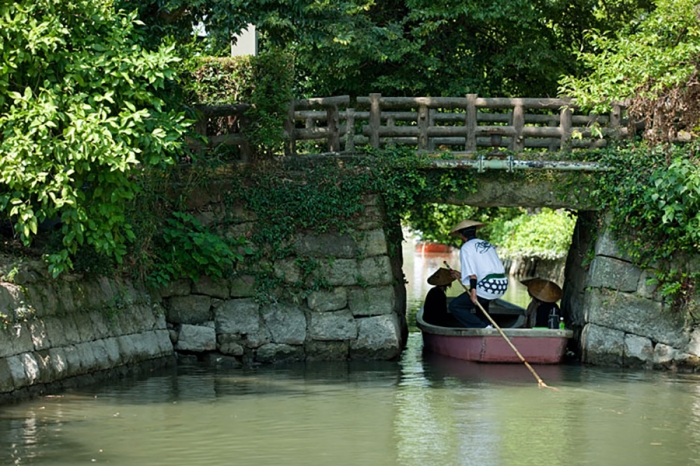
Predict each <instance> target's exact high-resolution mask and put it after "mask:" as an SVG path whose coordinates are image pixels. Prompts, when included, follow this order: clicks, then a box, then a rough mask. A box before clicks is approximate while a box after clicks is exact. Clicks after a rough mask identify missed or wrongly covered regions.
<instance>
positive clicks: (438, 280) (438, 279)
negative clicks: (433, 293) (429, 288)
mask: <svg viewBox="0 0 700 466" xmlns="http://www.w3.org/2000/svg"><path fill="white" fill-rule="evenodd" d="M453 281H454V278H453V277H452V274H451V273H450V271H449V270H447V269H444V268H442V267H441V268H439V269H437V271H436V272H435V273H434V274H432V275H431V276H430V277H429V278H428V283H429V284H431V285H435V286H445V285H449V284H450V283H452V282H453Z"/></svg>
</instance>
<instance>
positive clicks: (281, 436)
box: [0, 257, 700, 466]
mask: <svg viewBox="0 0 700 466" xmlns="http://www.w3.org/2000/svg"><path fill="white" fill-rule="evenodd" d="M432 260H438V259H437V258H435V257H433V258H427V257H413V258H412V264H418V265H420V266H421V267H423V266H425V261H432ZM406 262H407V263H409V261H408V260H407V261H406ZM438 263H441V262H438ZM427 273H428V274H429V273H431V272H427ZM406 275H407V280H408V281H409V285H408V286H409V290H411V288H412V287H413V284H412V283H413V280H414V278H416V277H417V278H420V279H421V280H422V281H423V282H424V281H425V280H424V278H425V277H424V276H422V275H421V274H420V273H418V272H415V271H413V270H411V269H407V273H406ZM415 286H418V284H417V282H416V285H415ZM421 286H422V285H421ZM421 293H422V292H412V291H409V302H414V303H418V302H419V301H420V298H419V297H418V296H419V295H420V294H421ZM534 367H535V369H536V371H537V372H538V374H539V375H540V376H541V377H542V379H544V381H545V382H546V383H547V384H548V385H549V386H551V387H554V388H556V389H557V390H556V391H555V390H550V389H540V388H538V387H537V384H536V381H535V379H534V377H533V376H532V374H530V373H529V372H528V371H527V369H526V368H525V367H524V366H523V365H521V364H514V365H487V364H476V363H468V362H464V361H459V360H454V359H450V358H445V357H439V356H435V355H430V354H424V353H423V351H422V342H421V338H420V334H419V333H416V332H412V333H411V334H410V337H409V340H408V347H407V349H406V351H405V352H404V353H403V355H402V357H401V359H400V361H395V362H387V361H375V362H364V361H352V362H333V363H329V362H324V363H307V364H302V363H298V364H289V365H281V366H261V367H256V368H245V369H214V368H203V367H198V366H186V365H185V366H180V367H177V368H168V369H164V370H161V371H157V372H154V373H152V374H151V375H150V376H148V377H138V378H136V377H134V378H127V379H124V380H121V381H118V382H116V383H110V384H108V385H96V386H92V387H89V388H85V389H79V390H69V391H66V392H65V393H62V394H61V395H59V396H52V397H43V398H38V399H35V400H31V401H26V402H22V403H19V404H15V405H7V406H2V407H0V464H3V465H5V464H7V465H22V464H32V465H51V466H59V465H66V466H68V465H71V466H72V465H80V464H93V463H96V464H110V465H124V466H127V465H129V466H133V465H154V466H156V465H163V466H166V465H167V466H180V465H182V466H185V465H186V466H192V465H257V466H264V465H270V466H272V465H274V466H278V465H285V466H297V465H298V466H314V465H319V466H321V465H334V466H335V465H406V466H408V465H411V466H413V465H415V466H425V465H440V466H449V465H494V466H495V465H498V466H500V465H538V466H539V465H595V466H598V465H616V466H624V465H634V466H637V465H695V464H700V376H698V375H694V374H693V375H691V374H674V373H662V372H648V371H628V370H620V369H606V368H595V367H585V366H566V365H565V366H534Z"/></svg>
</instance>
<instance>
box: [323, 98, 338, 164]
mask: <svg viewBox="0 0 700 466" xmlns="http://www.w3.org/2000/svg"><path fill="white" fill-rule="evenodd" d="M326 120H327V122H328V151H329V152H338V151H339V150H340V135H339V134H338V123H339V120H340V117H339V115H338V106H337V105H331V106H329V107H327V108H326Z"/></svg>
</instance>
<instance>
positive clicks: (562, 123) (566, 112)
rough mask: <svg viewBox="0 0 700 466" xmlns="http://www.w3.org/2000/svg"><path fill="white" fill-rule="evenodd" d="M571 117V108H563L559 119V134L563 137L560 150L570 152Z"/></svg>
mask: <svg viewBox="0 0 700 466" xmlns="http://www.w3.org/2000/svg"><path fill="white" fill-rule="evenodd" d="M571 116H572V111H571V108H569V106H565V107H562V109H561V114H560V117H559V132H560V137H561V142H560V143H559V149H560V150H566V151H568V150H569V149H571V127H572V123H571Z"/></svg>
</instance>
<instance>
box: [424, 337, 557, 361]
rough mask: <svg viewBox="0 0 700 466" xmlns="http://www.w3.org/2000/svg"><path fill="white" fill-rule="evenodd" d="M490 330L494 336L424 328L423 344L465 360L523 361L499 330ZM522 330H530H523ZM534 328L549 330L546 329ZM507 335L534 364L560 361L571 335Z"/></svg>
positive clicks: (443, 353) (437, 351)
mask: <svg viewBox="0 0 700 466" xmlns="http://www.w3.org/2000/svg"><path fill="white" fill-rule="evenodd" d="M486 331H489V330H486ZM490 331H491V332H492V333H495V335H473V336H451V335H434V334H430V333H426V332H425V331H424V332H423V344H424V347H425V348H426V349H427V350H429V351H432V352H433V353H438V354H442V355H445V356H449V357H452V358H457V359H464V360H465V361H476V362H494V363H520V362H522V361H521V360H520V358H519V357H518V355H517V354H515V351H513V348H511V347H510V346H509V345H508V343H507V342H506V341H505V339H504V338H503V337H502V336H501V335H500V334H499V333H498V331H497V330H490ZM522 331H528V330H527V329H522ZM531 331H532V332H546V331H547V330H531ZM551 332H552V333H560V332H562V333H564V332H567V331H565V330H563V331H559V330H551ZM508 338H509V339H510V341H511V342H512V343H513V345H514V346H515V347H516V348H517V349H518V351H520V354H522V356H523V358H525V360H526V361H527V362H529V363H531V364H559V363H560V362H561V361H562V359H563V357H564V353H565V351H566V345H567V342H568V340H569V338H570V336H567V335H563V336H555V335H552V336H543V337H536V336H522V337H517V336H509V337H508Z"/></svg>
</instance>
